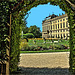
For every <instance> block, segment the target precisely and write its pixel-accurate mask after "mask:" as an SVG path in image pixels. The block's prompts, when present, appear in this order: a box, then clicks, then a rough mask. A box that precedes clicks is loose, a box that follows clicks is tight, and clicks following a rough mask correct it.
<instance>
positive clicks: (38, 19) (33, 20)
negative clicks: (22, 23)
mask: <svg viewBox="0 0 75 75" xmlns="http://www.w3.org/2000/svg"><path fill="white" fill-rule="evenodd" d="M29 12H31V13H30V14H29V17H28V18H27V27H30V26H33V25H36V26H37V27H39V28H40V30H41V31H42V21H43V20H44V19H45V18H46V17H48V16H49V15H52V14H55V15H59V14H60V15H62V13H63V14H65V12H64V11H62V9H60V7H59V6H53V5H50V3H48V4H43V5H38V6H37V7H33V8H31V10H30V11H28V13H29Z"/></svg>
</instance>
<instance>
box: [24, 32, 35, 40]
mask: <svg viewBox="0 0 75 75" xmlns="http://www.w3.org/2000/svg"><path fill="white" fill-rule="evenodd" d="M23 38H24V39H25V38H34V34H32V33H26V34H23Z"/></svg>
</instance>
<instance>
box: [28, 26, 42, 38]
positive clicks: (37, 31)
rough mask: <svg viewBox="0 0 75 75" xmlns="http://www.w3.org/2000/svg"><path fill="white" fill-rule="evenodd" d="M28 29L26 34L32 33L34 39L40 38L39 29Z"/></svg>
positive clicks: (31, 27) (32, 27)
mask: <svg viewBox="0 0 75 75" xmlns="http://www.w3.org/2000/svg"><path fill="white" fill-rule="evenodd" d="M28 29H29V30H28V32H29V33H33V34H34V37H35V38H40V36H42V33H41V31H40V28H39V27H37V26H36V25H34V26H30V27H29V28H28Z"/></svg>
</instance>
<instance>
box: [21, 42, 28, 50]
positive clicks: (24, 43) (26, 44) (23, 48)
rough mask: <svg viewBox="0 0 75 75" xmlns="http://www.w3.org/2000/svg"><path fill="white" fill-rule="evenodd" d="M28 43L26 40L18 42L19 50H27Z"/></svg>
mask: <svg viewBox="0 0 75 75" xmlns="http://www.w3.org/2000/svg"><path fill="white" fill-rule="evenodd" d="M28 47H29V46H28V43H27V42H21V43H20V49H21V50H27V49H28Z"/></svg>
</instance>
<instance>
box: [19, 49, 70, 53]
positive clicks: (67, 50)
mask: <svg viewBox="0 0 75 75" xmlns="http://www.w3.org/2000/svg"><path fill="white" fill-rule="evenodd" d="M69 51H70V49H64V50H43V51H20V53H49V52H69Z"/></svg>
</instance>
